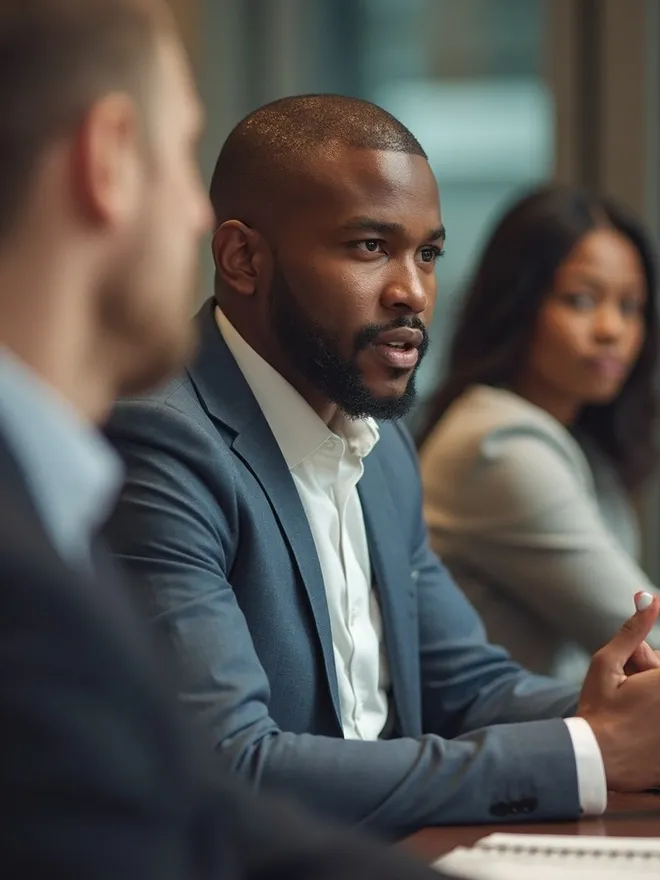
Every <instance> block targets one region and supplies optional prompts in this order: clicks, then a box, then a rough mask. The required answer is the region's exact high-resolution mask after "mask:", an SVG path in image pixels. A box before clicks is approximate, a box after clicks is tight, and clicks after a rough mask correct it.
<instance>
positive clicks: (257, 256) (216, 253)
mask: <svg viewBox="0 0 660 880" xmlns="http://www.w3.org/2000/svg"><path fill="white" fill-rule="evenodd" d="M211 247H212V250H213V261H214V263H215V269H216V272H217V274H218V277H219V278H220V279H222V281H223V282H224V283H225V284H226V285H228V286H229V287H231V289H232V290H234V291H236V293H240V294H241V296H253V294H255V293H256V292H257V289H258V287H259V282H260V280H262V279H263V277H264V275H265V274H268V273H270V272H271V271H272V256H271V251H270V247H269V246H268V244H267V243H266V242H265V240H264V238H263V236H262V235H261V234H260V233H259V232H257V231H256V230H255V229H252V228H251V227H250V226H247V225H246V224H245V223H242V222H241V221H240V220H227V221H225V222H224V223H223V224H222V225H221V226H219V227H218V229H216V231H215V234H214V236H213V242H212V245H211Z"/></svg>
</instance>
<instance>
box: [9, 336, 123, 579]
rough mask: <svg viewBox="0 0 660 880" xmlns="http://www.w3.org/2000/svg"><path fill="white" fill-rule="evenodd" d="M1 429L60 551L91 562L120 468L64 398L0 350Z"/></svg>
mask: <svg viewBox="0 0 660 880" xmlns="http://www.w3.org/2000/svg"><path fill="white" fill-rule="evenodd" d="M0 428H1V429H2V430H3V432H4V436H5V440H6V441H7V443H8V444H9V447H10V449H11V451H12V452H13V454H14V457H15V458H16V460H17V462H18V464H19V466H20V468H21V469H22V471H23V473H24V476H25V479H26V480H27V483H28V487H29V490H30V493H31V495H32V497H33V500H34V502H35V504H36V506H37V510H38V512H39V513H40V515H41V517H42V519H43V522H44V525H45V526H46V528H47V530H48V531H49V532H50V534H51V537H52V539H53V542H54V544H55V546H56V549H57V550H58V551H59V552H60V554H61V555H63V556H64V557H65V558H67V560H68V561H75V562H79V561H80V557H81V555H82V556H83V557H85V556H86V557H87V558H89V551H90V549H91V539H92V536H93V533H94V532H95V531H96V530H97V529H98V528H99V527H100V526H101V525H102V523H103V521H104V520H105V518H106V516H107V515H108V514H109V512H110V507H111V504H112V503H113V502H114V500H115V498H116V495H117V493H118V491H119V487H120V484H121V479H122V465H121V463H120V460H119V458H118V457H117V455H116V454H115V453H114V451H113V450H112V448H111V447H110V445H109V444H108V443H107V442H106V441H105V440H104V438H103V437H102V435H101V434H100V432H99V431H97V430H96V428H95V427H93V426H92V425H90V424H87V423H86V422H84V421H83V420H82V419H81V417H80V416H79V414H78V413H77V412H76V411H75V410H74V409H73V407H72V406H71V405H70V404H69V403H68V401H66V400H65V399H64V398H62V397H60V396H58V394H57V393H56V392H55V391H54V390H53V389H51V388H49V387H48V386H47V385H46V384H45V383H43V382H42V381H41V380H40V379H39V378H38V377H37V376H36V375H35V374H34V373H32V371H31V370H29V369H28V368H27V367H26V366H24V365H23V364H22V363H20V362H19V361H18V360H17V359H16V358H14V357H13V356H12V355H11V354H10V353H9V352H8V351H7V350H6V349H2V348H0Z"/></svg>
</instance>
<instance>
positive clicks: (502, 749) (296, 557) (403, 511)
mask: <svg viewBox="0 0 660 880" xmlns="http://www.w3.org/2000/svg"><path fill="white" fill-rule="evenodd" d="M211 198H212V203H213V207H214V210H215V215H216V231H215V235H214V239H213V254H214V259H215V266H216V292H215V297H214V299H212V300H210V301H209V302H207V303H206V304H205V305H204V307H203V308H202V310H201V312H200V314H199V316H198V318H197V321H198V324H199V327H200V328H201V334H202V342H201V348H200V350H199V353H198V355H197V357H196V359H195V361H194V362H193V363H192V364H191V366H190V367H189V369H188V370H187V371H186V372H185V373H184V374H183V375H182V376H181V377H180V378H179V379H177V380H176V381H175V382H174V383H173V384H171V385H169V386H168V387H166V388H165V389H163V390H162V391H161V392H160V393H159V394H157V395H156V396H153V397H146V398H143V399H140V400H132V401H130V402H126V403H123V404H122V405H121V406H120V407H119V409H118V410H117V412H116V413H115V415H114V417H113V419H112V421H111V424H110V428H109V433H110V436H111V437H112V439H113V441H114V442H115V444H116V445H117V447H118V448H119V450H120V451H121V453H122V455H123V457H124V460H125V463H126V465H127V473H128V480H127V483H126V488H125V490H124V492H123V494H122V497H121V501H120V504H119V506H118V508H117V511H116V514H115V516H114V518H113V521H112V524H111V528H110V532H109V534H110V537H111V541H112V543H113V545H114V548H115V550H116V552H117V554H118V555H119V556H120V557H121V559H122V561H123V562H124V564H125V565H126V566H127V567H128V568H129V569H130V570H131V573H132V575H133V580H134V582H135V585H136V590H137V593H138V596H139V597H140V600H141V601H142V602H143V603H144V604H145V605H146V607H147V609H148V613H149V615H150V616H151V617H152V618H153V619H154V620H155V622H156V624H157V625H158V626H159V627H160V629H161V631H162V632H164V633H165V634H166V635H167V637H168V640H169V643H170V645H171V646H172V648H173V649H174V651H175V652H176V654H177V655H178V656H179V660H180V669H181V683H180V694H181V698H182V700H183V701H184V703H185V704H186V705H187V706H188V707H189V708H190V710H191V711H192V712H193V713H194V714H195V716H196V717H197V719H198V721H199V722H200V723H201V725H202V727H203V728H204V729H205V730H206V731H207V732H208V733H210V735H211V738H212V742H213V745H214V747H215V749H216V750H217V751H218V753H220V754H221V755H223V756H224V757H226V758H228V759H229V760H230V761H231V763H232V765H233V767H234V768H235V769H236V770H237V771H238V772H240V773H242V774H243V775H245V776H246V777H248V778H249V779H251V780H252V781H253V782H254V784H257V785H260V786H264V787H271V788H285V789H287V790H288V791H290V792H293V793H295V794H296V795H298V796H299V797H300V798H302V799H303V800H304V801H305V802H306V803H308V804H309V805H311V806H313V807H314V808H315V809H316V810H317V811H318V812H320V813H325V814H326V815H330V816H333V817H335V818H340V819H341V820H343V821H347V822H351V823H365V824H368V825H369V826H371V827H373V828H376V829H378V830H380V831H382V832H385V833H390V834H400V833H403V832H404V831H405V830H407V829H411V828H415V827H418V826H420V825H424V824H430V823H443V822H447V823H455V822H489V821H490V822H492V821H506V820H512V819H522V818H525V819H534V820H536V821H539V820H545V819H555V818H572V817H576V816H578V815H579V814H580V812H587V813H592V814H593V813H598V812H600V811H602V810H603V809H604V808H605V804H606V791H607V787H608V786H609V787H610V788H619V789H643V788H645V787H648V786H649V785H652V784H657V783H658V782H660V757H659V754H660V750H658V749H657V738H656V737H655V735H652V734H649V735H648V737H647V741H646V743H645V746H644V749H645V752H644V756H642V755H641V754H638V753H637V748H638V746H637V737H638V735H639V730H640V729H641V728H644V729H649V718H648V715H649V713H652V714H653V717H655V718H657V719H658V720H660V709H659V706H658V702H659V701H658V698H657V696H656V693H657V690H658V689H657V675H658V673H657V671H647V672H644V673H643V674H642V675H638V676H634V677H633V678H631V679H627V678H626V677H625V676H624V673H623V667H624V664H625V662H626V661H627V660H628V657H629V655H630V653H631V651H632V650H634V648H635V647H636V646H637V644H638V643H639V638H638V636H637V635H635V636H631V634H630V633H628V635H627V637H626V636H620V637H619V641H618V642H617V641H616V640H615V641H614V642H613V643H611V644H610V645H609V646H608V647H607V648H606V649H604V653H603V654H601V655H598V658H597V660H596V661H595V663H594V666H593V667H592V671H591V674H590V678H589V680H588V683H587V685H586V686H585V689H584V691H583V693H582V695H581V697H580V695H578V693H577V692H575V691H573V690H571V689H570V688H568V687H565V686H563V685H561V684H558V683H555V682H553V681H550V680H548V679H543V678H540V677H536V676H532V675H531V674H529V673H527V672H526V671H524V670H523V669H521V668H520V667H519V666H517V665H516V664H514V663H513V662H512V661H511V660H510V658H509V657H508V655H507V654H506V653H505V652H504V651H503V650H501V649H499V648H497V647H494V646H492V645H490V644H488V642H487V639H486V636H485V633H484V630H483V627H482V625H481V623H480V621H479V619H478V617H477V615H476V614H475V612H474V610H473V609H472V608H471V606H470V605H469V603H468V602H467V601H466V599H465V598H464V596H463V595H462V594H461V593H460V591H459V590H458V589H457V587H456V586H455V584H454V583H453V582H452V580H451V578H450V577H449V576H448V574H447V573H446V571H445V570H444V569H443V567H442V565H441V564H440V563H439V561H438V559H437V558H436V557H435V556H434V555H433V553H432V552H431V551H430V550H429V548H428V545H427V537H426V530H425V527H424V524H423V522H422V513H421V493H420V484H419V477H418V472H417V463H416V458H415V453H414V449H413V446H412V444H411V442H410V439H409V437H408V435H407V434H406V431H405V429H404V428H403V427H401V426H400V425H399V424H397V422H396V421H395V420H396V419H397V418H398V417H399V416H401V415H403V414H404V413H405V412H406V410H407V409H408V408H409V406H410V404H411V403H412V401H413V400H414V394H415V373H416V369H417V367H418V365H419V363H420V360H421V358H422V356H423V354H424V351H425V349H426V345H427V332H426V327H427V325H428V323H429V320H430V317H431V313H432V309H433V305H434V301H435V296H436V277H435V264H436V260H437V259H438V257H439V256H440V255H441V253H442V248H443V244H444V239H445V230H444V226H443V222H442V218H441V216H440V205H439V199H438V190H437V186H436V183H435V179H434V177H433V174H432V172H431V169H430V167H429V164H428V161H427V158H426V156H425V154H424V151H423V149H422V148H421V146H420V145H419V143H418V142H417V140H416V139H415V138H414V137H413V135H412V134H411V133H410V132H409V131H408V130H407V129H406V128H405V127H404V126H403V125H402V124H401V123H400V122H398V121H397V120H396V119H394V118H393V117H392V116H390V115H389V114H388V113H386V112H385V111H384V110H382V109H380V108H378V107H376V106H374V105H372V104H369V103H367V102H364V101H359V100H354V99H348V98H341V97H337V96H328V95H326V96H303V97H298V98H289V99H284V100H281V101H278V102H275V103H274V104H272V105H269V106H266V107H264V108H261V109H260V110H257V111H256V112H255V113H253V114H251V116H249V117H248V118H247V119H246V120H244V121H243V122H242V123H240V124H239V125H238V126H237V128H236V129H235V130H234V131H233V132H232V134H231V135H230V136H229V139H228V140H227V142H226V144H225V145H224V147H223V149H222V152H221V154H220V157H219V160H218V163H217V167H216V171H215V175H214V179H213V183H212V189H211ZM530 589H533V585H530ZM656 613H657V612H656V611H655V610H652V611H651V612H650V614H651V616H655V614H656ZM643 637H644V635H643V634H642V636H641V638H643ZM631 638H632V642H631ZM626 639H627V640H626ZM615 684H616V687H615V686H614V685H615ZM632 732H634V733H633V735H631V733H632ZM633 741H636V744H635V746H633V744H632V743H633Z"/></svg>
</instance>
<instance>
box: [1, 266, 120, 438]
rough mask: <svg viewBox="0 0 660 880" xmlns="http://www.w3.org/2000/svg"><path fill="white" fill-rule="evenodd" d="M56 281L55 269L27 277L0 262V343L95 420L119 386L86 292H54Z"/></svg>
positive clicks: (88, 418) (84, 415) (102, 415)
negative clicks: (48, 274)
mask: <svg viewBox="0 0 660 880" xmlns="http://www.w3.org/2000/svg"><path fill="white" fill-rule="evenodd" d="M37 262H38V261H37ZM58 280H60V281H61V280H62V279H58V278H57V274H56V273H54V277H51V278H50V279H45V278H43V279H39V278H29V277H25V275H21V274H20V273H12V272H11V271H8V267H6V266H5V265H0V345H1V346H4V347H5V348H6V349H7V350H8V351H9V352H11V353H12V354H13V356H14V357H16V358H17V359H18V360H20V361H21V362H22V363H23V364H24V365H25V366H26V367H27V368H28V369H29V370H31V371H32V372H33V373H34V374H35V375H36V376H37V377H38V378H39V379H40V380H41V381H42V382H44V384H46V385H48V386H49V387H51V388H52V389H53V390H54V391H55V392H56V393H57V394H58V395H59V396H61V397H63V398H64V399H65V400H67V401H68V403H69V404H70V405H71V406H72V407H73V408H74V409H75V410H76V411H77V412H78V414H79V415H80V416H81V418H83V419H85V420H86V421H89V422H93V423H97V424H98V423H100V422H101V421H102V420H103V419H104V418H105V417H106V415H107V413H108V412H109V411H110V409H111V407H112V404H113V401H114V398H115V395H116V394H117V391H118V388H117V385H116V375H115V374H116V367H115V368H113V355H112V352H110V351H108V350H104V346H103V345H102V344H101V340H99V339H98V338H97V336H98V334H95V332H94V327H93V321H92V319H91V316H90V310H91V307H90V303H89V297H85V296H84V295H82V294H81V295H80V296H79V297H76V296H75V294H73V295H72V293H71V289H69V290H63V293H62V296H58V294H57V290H55V289H54V285H55V284H57V282H58ZM71 281H72V282H73V283H75V280H74V279H71Z"/></svg>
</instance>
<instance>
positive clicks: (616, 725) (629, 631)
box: [577, 593, 660, 791]
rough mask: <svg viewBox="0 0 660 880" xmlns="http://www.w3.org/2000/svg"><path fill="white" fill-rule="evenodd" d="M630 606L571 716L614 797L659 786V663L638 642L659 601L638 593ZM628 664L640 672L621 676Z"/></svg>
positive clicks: (596, 657) (598, 656) (659, 608)
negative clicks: (588, 738)
mask: <svg viewBox="0 0 660 880" xmlns="http://www.w3.org/2000/svg"><path fill="white" fill-rule="evenodd" d="M649 600H650V601H649ZM636 604H637V607H638V611H637V612H636V614H634V615H633V616H632V617H631V618H630V619H629V620H627V621H626V622H625V623H624V625H623V626H622V627H621V629H620V630H619V632H618V633H617V634H616V636H614V638H613V639H612V641H611V642H609V643H608V644H607V645H605V646H604V647H603V648H601V649H600V651H598V652H597V653H596V654H595V655H594V658H593V660H592V662H591V666H590V667H589V671H588V673H587V676H586V678H585V681H584V686H583V688H582V693H581V695H580V702H579V706H578V711H577V714H578V716H580V717H582V718H584V719H585V720H586V721H587V722H588V723H589V725H590V726H591V729H592V730H593V732H594V734H595V736H596V739H597V741H598V745H599V746H600V750H601V754H602V756H603V763H604V765H605V775H606V777H607V787H608V788H609V789H612V790H614V791H644V790H645V789H648V788H657V787H658V786H660V660H658V658H657V656H656V655H655V653H654V652H653V651H651V649H650V648H649V647H648V645H646V643H645V642H644V639H645V638H646V636H647V635H648V634H649V632H650V631H651V629H652V628H653V625H654V624H655V622H656V620H657V618H658V614H660V599H659V598H657V597H655V598H653V597H651V596H650V595H649V594H648V593H644V594H641V595H638V596H637V597H636ZM639 609H641V610H639ZM630 664H634V666H635V667H636V668H639V669H641V670H642V671H640V672H638V673H637V674H635V675H627V673H626V670H627V669H630V668H631V666H630Z"/></svg>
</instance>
